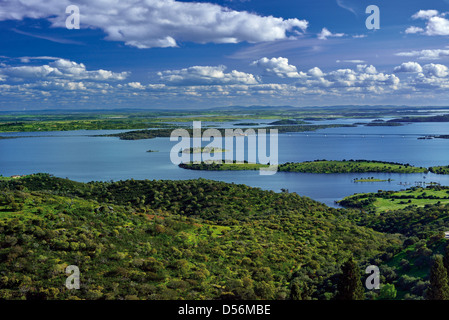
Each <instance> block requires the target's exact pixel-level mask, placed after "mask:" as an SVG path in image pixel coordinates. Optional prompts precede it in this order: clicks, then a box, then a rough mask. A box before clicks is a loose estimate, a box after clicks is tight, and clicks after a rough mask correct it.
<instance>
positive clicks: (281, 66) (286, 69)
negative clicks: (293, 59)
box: [251, 57, 304, 78]
mask: <svg viewBox="0 0 449 320" xmlns="http://www.w3.org/2000/svg"><path fill="white" fill-rule="evenodd" d="M251 65H254V66H257V67H260V68H262V69H264V71H265V72H267V73H271V74H275V75H276V76H278V77H281V78H299V77H301V74H299V73H298V70H297V69H296V67H295V66H294V65H291V64H289V63H288V59H287V58H283V57H278V58H271V59H268V58H266V57H264V58H262V59H259V60H256V61H253V62H252V63H251ZM303 75H304V74H303Z"/></svg>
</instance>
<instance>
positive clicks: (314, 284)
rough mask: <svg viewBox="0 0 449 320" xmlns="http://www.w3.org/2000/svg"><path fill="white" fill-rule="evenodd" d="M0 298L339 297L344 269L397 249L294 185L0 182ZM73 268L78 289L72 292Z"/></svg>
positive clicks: (390, 239) (395, 240)
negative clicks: (276, 188)
mask: <svg viewBox="0 0 449 320" xmlns="http://www.w3.org/2000/svg"><path fill="white" fill-rule="evenodd" d="M0 190H1V193H0V261H1V263H0V298H4V299H22V298H27V299H290V298H292V285H293V287H294V293H295V294H294V295H293V296H294V298H295V299H297V298H301V299H311V298H314V299H332V298H334V297H335V295H336V284H337V280H336V279H338V276H339V274H340V266H341V264H342V263H343V262H344V261H346V260H347V259H348V258H350V257H354V258H355V259H356V260H357V261H358V263H359V264H360V265H361V266H366V265H368V264H369V263H371V262H372V260H373V259H381V256H383V255H385V254H386V253H388V254H389V255H394V254H395V253H396V252H399V251H400V250H401V248H402V241H403V237H402V236H400V235H397V234H382V233H379V232H376V231H373V230H371V229H370V228H366V227H363V226H358V225H356V223H355V222H354V221H353V219H352V217H351V215H348V211H347V210H342V209H333V208H329V207H327V206H325V205H324V204H321V203H318V202H316V201H313V200H311V199H309V198H306V197H301V196H299V195H297V194H294V193H286V192H284V193H275V192H272V191H262V190H260V189H257V188H251V187H247V186H244V185H236V184H227V183H222V182H215V181H209V180H203V179H198V180H189V181H149V180H145V181H134V180H127V181H118V182H92V183H87V184H84V183H78V182H74V181H70V180H67V179H61V178H56V177H52V176H49V175H46V174H37V175H32V176H27V177H23V178H20V179H9V180H2V181H0ZM68 265H77V266H78V267H79V268H80V271H81V289H80V290H68V289H66V288H65V286H64V283H65V279H66V277H67V275H66V274H65V273H64V270H65V268H66V267H67V266H68Z"/></svg>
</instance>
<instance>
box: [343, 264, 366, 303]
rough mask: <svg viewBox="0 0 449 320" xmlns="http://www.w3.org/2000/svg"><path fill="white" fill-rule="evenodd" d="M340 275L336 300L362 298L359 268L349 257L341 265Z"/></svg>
mask: <svg viewBox="0 0 449 320" xmlns="http://www.w3.org/2000/svg"><path fill="white" fill-rule="evenodd" d="M341 271H342V275H340V280H339V282H338V285H337V290H338V293H337V296H336V299H337V300H363V299H364V290H363V285H362V281H361V280H360V269H359V267H358V265H357V264H356V263H355V262H354V260H352V258H350V259H349V260H348V261H346V262H345V263H344V264H343V265H342V267H341Z"/></svg>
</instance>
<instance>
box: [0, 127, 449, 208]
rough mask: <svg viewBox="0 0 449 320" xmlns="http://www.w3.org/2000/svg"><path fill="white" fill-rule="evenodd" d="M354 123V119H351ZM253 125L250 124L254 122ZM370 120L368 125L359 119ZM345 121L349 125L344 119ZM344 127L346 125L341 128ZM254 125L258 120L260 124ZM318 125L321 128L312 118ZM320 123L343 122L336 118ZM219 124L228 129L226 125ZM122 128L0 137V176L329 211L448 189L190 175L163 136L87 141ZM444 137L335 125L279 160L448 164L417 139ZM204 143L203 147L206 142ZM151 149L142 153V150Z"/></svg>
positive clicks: (287, 141) (446, 143) (439, 147)
mask: <svg viewBox="0 0 449 320" xmlns="http://www.w3.org/2000/svg"><path fill="white" fill-rule="evenodd" d="M351 120H352V121H353V122H356V121H354V120H355V119H351ZM255 121H256V122H257V120H255ZM365 121H366V122H369V120H366V119H365ZM346 122H348V121H347V120H346ZM346 122H345V123H346ZM259 123H261V121H259ZM317 123H322V122H321V121H318V122H317ZM327 123H342V122H341V120H340V122H338V120H332V121H327ZM220 127H232V128H237V127H236V126H232V123H224V124H221V125H220ZM123 131H126V130H101V131H86V130H79V131H65V132H36V133H34V132H33V133H30V132H25V133H22V132H20V133H2V134H1V136H12V137H16V138H15V139H2V140H0V174H2V175H3V176H11V175H23V174H31V173H37V172H45V173H50V174H53V175H55V176H58V177H63V178H65V177H67V178H69V179H72V180H76V181H82V182H88V181H100V180H101V181H110V180H114V181H117V180H126V179H131V178H133V179H136V180H138V179H149V180H153V179H156V180H159V179H168V180H177V179H182V180H186V179H197V178H205V179H212V180H219V181H224V182H230V183H238V184H246V185H249V186H252V187H259V188H262V189H265V190H273V191H276V192H280V191H281V189H288V191H289V192H296V193H298V194H299V195H303V196H308V197H311V198H312V199H315V200H317V201H320V202H323V203H326V204H327V205H330V206H335V204H334V201H335V200H340V199H341V198H343V197H345V196H348V195H351V194H354V193H361V192H377V191H378V190H380V189H382V190H401V189H405V188H408V187H411V186H414V185H416V184H421V183H423V182H424V183H429V182H438V183H441V184H442V185H449V175H447V176H445V175H435V174H432V173H428V174H422V173H419V174H386V173H366V174H360V173H351V174H312V173H290V172H278V173H276V174H275V175H271V176H263V175H259V172H258V171H193V170H185V169H181V168H179V167H178V166H176V165H174V164H172V163H171V161H170V150H171V148H172V147H173V146H174V145H175V144H176V142H171V141H170V140H169V138H155V139H148V140H133V141H127V140H119V138H115V137H93V136H92V135H97V134H109V133H116V132H123ZM439 134H449V126H448V124H447V123H413V124H407V125H404V126H399V127H367V126H362V125H360V126H357V127H342V128H328V129H322V130H317V131H315V132H301V133H283V134H279V148H278V149H279V163H284V162H302V161H312V160H317V159H327V160H343V159H346V160H349V159H367V160H380V161H391V162H399V163H409V164H411V165H414V166H423V167H430V166H437V165H449V140H448V139H429V140H418V137H421V136H427V135H439ZM206 144H207V143H204V145H206ZM149 149H151V150H155V151H157V152H146V151H147V150H149ZM371 176H373V177H375V178H379V179H385V180H387V179H392V181H391V182H359V183H355V182H354V181H353V179H355V178H363V177H371Z"/></svg>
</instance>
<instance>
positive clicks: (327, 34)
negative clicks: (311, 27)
mask: <svg viewBox="0 0 449 320" xmlns="http://www.w3.org/2000/svg"><path fill="white" fill-rule="evenodd" d="M344 35H345V34H344V33H332V32H330V31H329V30H328V29H327V28H323V29H321V32H320V33H318V35H317V37H318V39H320V40H327V38H331V37H332V38H340V37H343V36H344Z"/></svg>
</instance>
